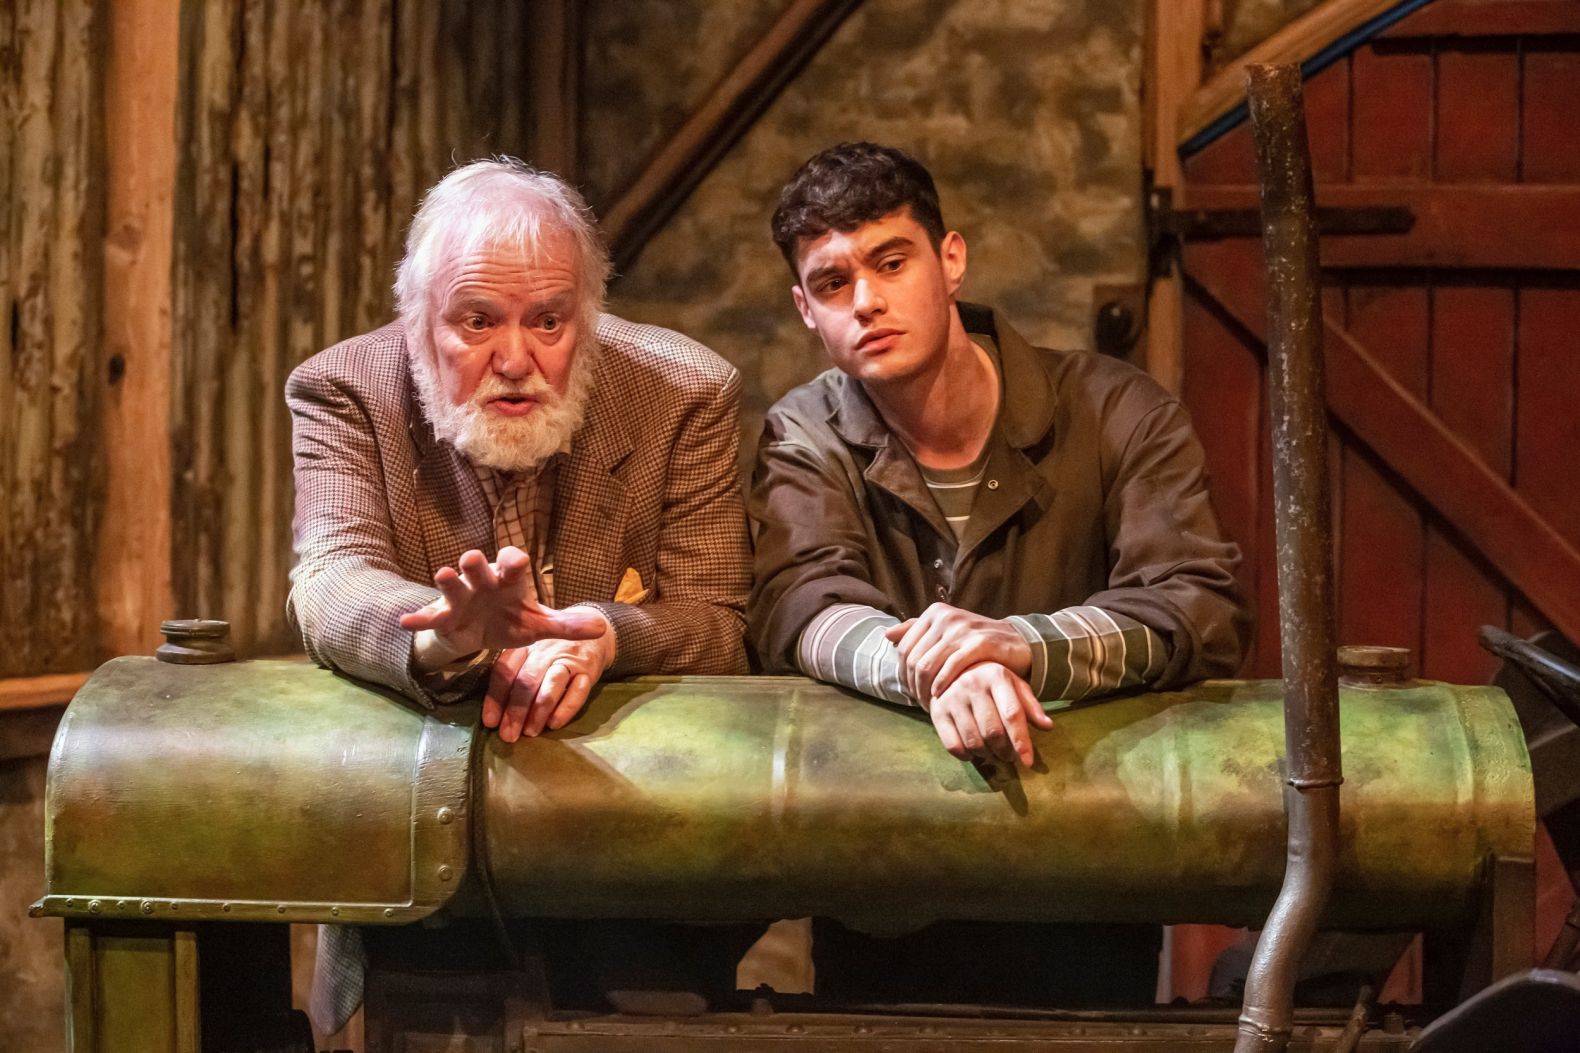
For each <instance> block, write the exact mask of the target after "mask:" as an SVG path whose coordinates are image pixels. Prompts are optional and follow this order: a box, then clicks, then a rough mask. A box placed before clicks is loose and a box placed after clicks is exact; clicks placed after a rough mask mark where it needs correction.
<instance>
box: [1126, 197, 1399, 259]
mask: <svg viewBox="0 0 1580 1053" xmlns="http://www.w3.org/2000/svg"><path fill="white" fill-rule="evenodd" d="M1146 200H1147V209H1146V228H1147V244H1148V247H1149V249H1150V250H1151V251H1150V252H1149V258H1150V259H1152V260H1153V261H1157V260H1158V259H1159V250H1160V249H1167V248H1168V247H1170V246H1177V245H1179V244H1181V243H1183V242H1186V241H1212V240H1215V239H1218V238H1255V237H1260V236H1261V234H1262V214H1261V212H1260V211H1259V210H1257V209H1254V208H1175V207H1174V192H1173V190H1172V189H1171V188H1170V187H1153V188H1152V189H1151V190H1150V191H1149V192H1148V193H1147V199H1146ZM1316 219H1317V233H1318V234H1319V235H1323V236H1327V235H1334V234H1343V235H1355V234H1408V233H1409V232H1410V229H1411V228H1412V227H1414V226H1415V213H1414V212H1413V211H1412V210H1411V209H1409V208H1407V207H1404V206H1401V205H1372V206H1365V207H1359V208H1322V207H1321V206H1318V208H1317V210H1316ZM1165 273H1166V272H1165Z"/></svg>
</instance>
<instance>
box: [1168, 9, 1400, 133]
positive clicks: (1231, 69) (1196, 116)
mask: <svg viewBox="0 0 1580 1053" xmlns="http://www.w3.org/2000/svg"><path fill="white" fill-rule="evenodd" d="M1410 2H1414V0H1403V2H1401V0H1326V2H1325V3H1321V4H1318V5H1317V6H1316V7H1313V8H1311V9H1310V10H1309V11H1307V12H1306V13H1305V14H1303V15H1301V16H1300V17H1299V18H1297V19H1295V20H1294V21H1293V22H1291V23H1289V24H1288V25H1287V26H1285V27H1284V28H1283V29H1280V30H1279V31H1278V32H1276V33H1274V34H1273V35H1272V36H1270V37H1268V38H1267V39H1266V40H1264V41H1262V42H1261V43H1260V44H1258V45H1257V46H1256V47H1254V48H1252V49H1251V50H1250V51H1248V52H1246V53H1245V54H1244V55H1241V56H1240V57H1239V58H1236V59H1233V60H1231V61H1230V62H1229V64H1228V65H1226V66H1224V67H1223V68H1222V69H1220V70H1218V72H1216V73H1214V74H1213V76H1212V78H1211V79H1210V80H1208V81H1207V83H1205V84H1203V85H1202V86H1201V88H1200V89H1199V90H1198V91H1197V92H1196V93H1195V95H1194V96H1193V97H1192V98H1191V100H1190V102H1189V103H1188V104H1187V105H1186V107H1185V112H1184V114H1183V115H1182V117H1181V120H1180V137H1179V140H1178V141H1179V142H1180V143H1186V142H1188V141H1189V140H1190V139H1192V138H1193V137H1195V136H1196V135H1197V134H1198V133H1199V132H1201V131H1203V130H1204V129H1205V128H1206V127H1207V126H1208V125H1209V124H1212V123H1213V122H1214V121H1216V120H1217V119H1218V118H1220V117H1223V116H1225V115H1226V114H1228V113H1229V112H1230V111H1232V110H1234V109H1235V108H1236V107H1239V106H1241V105H1243V104H1244V103H1245V67H1246V66H1248V65H1251V64H1252V63H1263V62H1271V63H1288V62H1300V63H1304V62H1306V61H1307V60H1309V59H1311V58H1313V57H1315V56H1316V55H1317V54H1318V53H1319V52H1321V51H1322V50H1323V49H1324V48H1326V47H1327V46H1328V45H1330V44H1332V43H1333V42H1334V41H1335V40H1338V39H1340V38H1341V37H1343V36H1345V35H1346V34H1348V33H1351V32H1354V31H1355V30H1357V29H1359V28H1361V27H1362V26H1364V25H1366V24H1367V23H1369V22H1371V21H1372V20H1373V19H1376V18H1378V17H1380V16H1383V15H1386V14H1387V13H1388V12H1389V11H1392V10H1393V9H1395V8H1399V7H1403V6H1404V5H1405V3H1410Z"/></svg>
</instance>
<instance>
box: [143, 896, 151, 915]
mask: <svg viewBox="0 0 1580 1053" xmlns="http://www.w3.org/2000/svg"><path fill="white" fill-rule="evenodd" d="M141 910H142V912H143V913H144V914H152V913H153V912H154V903H153V900H148V899H145V900H143V905H142V907H141Z"/></svg>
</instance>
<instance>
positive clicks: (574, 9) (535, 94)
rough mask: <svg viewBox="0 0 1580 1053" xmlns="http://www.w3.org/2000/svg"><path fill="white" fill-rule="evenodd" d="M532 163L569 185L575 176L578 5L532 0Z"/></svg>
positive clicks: (578, 151) (560, 0)
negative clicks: (557, 176) (552, 173)
mask: <svg viewBox="0 0 1580 1053" xmlns="http://www.w3.org/2000/svg"><path fill="white" fill-rule="evenodd" d="M530 11H531V25H532V27H533V28H532V41H533V47H532V49H531V50H532V56H531V59H530V62H531V76H532V105H533V112H534V117H535V121H534V124H533V142H532V160H533V163H534V164H536V165H537V166H538V167H539V168H545V169H548V170H549V171H550V172H554V173H556V174H557V175H559V176H561V177H562V178H564V179H565V181H566V182H568V183H570V184H571V185H573V186H574V185H575V184H576V183H577V181H578V179H579V178H580V174H581V144H580V140H579V137H578V136H579V131H580V126H581V111H580V102H581V73H582V51H581V4H580V3H579V2H578V0H533V3H532V6H531V9H530Z"/></svg>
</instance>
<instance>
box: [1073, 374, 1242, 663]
mask: <svg viewBox="0 0 1580 1053" xmlns="http://www.w3.org/2000/svg"><path fill="white" fill-rule="evenodd" d="M1120 398H1121V399H1123V400H1127V401H1130V402H1131V405H1132V406H1135V405H1136V402H1137V401H1139V402H1140V403H1141V405H1140V406H1139V407H1138V408H1137V411H1136V412H1116V413H1111V414H1110V415H1109V416H1108V419H1109V421H1110V422H1128V421H1133V422H1135V423H1134V425H1133V427H1129V429H1128V431H1129V434H1128V435H1121V434H1111V435H1105V436H1104V440H1105V441H1104V443H1103V447H1104V450H1105V457H1106V455H1107V452H1108V451H1115V452H1116V456H1115V457H1114V458H1113V459H1112V460H1111V463H1109V464H1105V465H1104V470H1105V472H1111V473H1112V475H1111V481H1110V483H1109V485H1108V490H1107V496H1106V499H1105V502H1104V507H1103V521H1104V528H1105V531H1106V534H1107V539H1108V546H1109V565H1110V568H1111V569H1110V571H1109V576H1108V584H1109V587H1108V588H1107V589H1105V590H1104V591H1102V592H1099V593H1097V594H1096V595H1094V596H1092V597H1090V598H1089V599H1088V600H1087V601H1086V602H1087V603H1088V604H1090V605H1092V606H1094V607H1101V608H1103V609H1104V610H1108V611H1114V612H1117V613H1119V614H1124V615H1128V616H1129V617H1131V618H1134V619H1135V620H1136V621H1138V622H1140V623H1141V624H1142V625H1145V626H1147V627H1148V628H1150V629H1152V630H1153V631H1154V632H1156V633H1157V634H1158V635H1159V636H1161V637H1162V638H1163V639H1164V640H1165V641H1166V642H1167V644H1168V647H1169V659H1168V664H1167V665H1166V666H1165V668H1164V669H1163V671H1162V673H1161V674H1160V675H1159V676H1158V677H1157V679H1156V681H1155V682H1154V686H1155V687H1157V688H1159V689H1168V688H1172V687H1177V686H1179V685H1181V684H1186V683H1190V682H1192V681H1195V680H1201V679H1204V678H1206V677H1214V676H1232V675H1233V674H1234V672H1235V671H1236V670H1237V669H1238V668H1239V665H1240V659H1241V656H1242V654H1243V653H1244V648H1245V642H1246V637H1247V635H1248V633H1249V630H1250V616H1249V613H1248V611H1247V609H1246V604H1245V601H1244V598H1243V597H1242V595H1241V592H1240V587H1239V584H1238V582H1237V581H1236V579H1235V570H1236V568H1237V567H1238V566H1239V564H1240V550H1239V547H1238V546H1237V545H1235V544H1234V543H1233V542H1232V541H1229V540H1227V539H1226V538H1225V537H1224V536H1223V533H1222V531H1221V530H1220V529H1219V527H1218V520H1217V517H1216V516H1215V515H1214V513H1213V509H1212V504H1211V502H1210V501H1209V499H1208V496H1207V486H1206V480H1205V462H1204V456H1203V454H1202V448H1201V444H1200V443H1199V442H1198V441H1197V439H1196V435H1195V432H1194V431H1192V429H1191V426H1190V420H1189V418H1188V417H1187V415H1186V413H1185V409H1184V407H1183V406H1181V405H1180V404H1179V402H1178V401H1176V400H1174V399H1172V398H1169V397H1168V396H1167V395H1166V394H1165V393H1164V392H1163V391H1162V389H1161V388H1158V387H1157V386H1156V385H1155V384H1154V383H1153V382H1151V381H1150V380H1149V379H1147V378H1139V379H1138V382H1137V383H1136V384H1133V385H1131V386H1129V388H1128V390H1127V391H1125V392H1124V393H1123V394H1122V395H1121V396H1120ZM1138 414H1139V417H1138ZM1110 427H1112V424H1111V425H1110Z"/></svg>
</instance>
